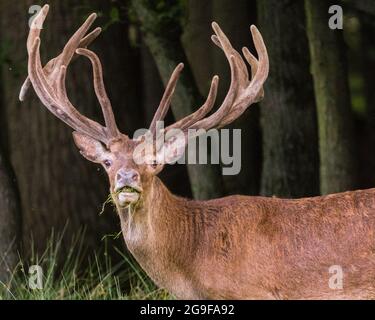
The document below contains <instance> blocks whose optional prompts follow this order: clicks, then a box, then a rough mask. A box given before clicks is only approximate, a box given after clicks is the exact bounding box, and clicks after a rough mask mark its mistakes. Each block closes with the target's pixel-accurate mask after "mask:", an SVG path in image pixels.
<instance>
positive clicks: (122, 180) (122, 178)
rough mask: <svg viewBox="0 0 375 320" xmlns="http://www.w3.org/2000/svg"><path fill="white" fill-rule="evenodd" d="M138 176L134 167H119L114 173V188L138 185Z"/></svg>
mask: <svg viewBox="0 0 375 320" xmlns="http://www.w3.org/2000/svg"><path fill="white" fill-rule="evenodd" d="M139 183H140V176H139V173H138V172H137V171H136V170H134V169H124V168H122V169H120V170H119V171H117V173H116V178H115V190H118V189H121V188H123V187H126V186H129V187H139Z"/></svg>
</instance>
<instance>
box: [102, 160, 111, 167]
mask: <svg viewBox="0 0 375 320" xmlns="http://www.w3.org/2000/svg"><path fill="white" fill-rule="evenodd" d="M103 164H104V166H105V167H106V168H109V167H110V166H111V165H112V161H111V160H104V161H103Z"/></svg>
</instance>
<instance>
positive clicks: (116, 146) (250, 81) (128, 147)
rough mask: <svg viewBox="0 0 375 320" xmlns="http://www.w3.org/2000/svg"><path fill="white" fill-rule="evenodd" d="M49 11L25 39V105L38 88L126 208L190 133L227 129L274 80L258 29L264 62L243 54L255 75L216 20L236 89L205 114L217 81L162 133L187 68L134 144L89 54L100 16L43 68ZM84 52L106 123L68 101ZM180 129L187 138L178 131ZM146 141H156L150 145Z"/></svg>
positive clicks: (174, 156)
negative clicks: (70, 74)
mask: <svg viewBox="0 0 375 320" xmlns="http://www.w3.org/2000/svg"><path fill="white" fill-rule="evenodd" d="M48 10H49V6H48V5H45V6H44V7H43V9H42V10H41V12H40V13H39V14H38V16H37V17H36V18H35V19H34V21H33V23H32V26H31V28H30V32H29V36H28V40H27V49H28V54H29V61H28V73H29V76H28V78H27V79H26V81H25V83H24V85H23V86H22V88H21V92H20V100H21V101H22V100H23V99H24V96H25V94H26V92H27V90H28V88H29V87H30V84H32V85H33V88H34V90H35V92H36V94H37V95H38V97H39V99H40V100H41V102H42V103H43V104H44V105H45V106H46V107H47V108H48V109H49V111H51V112H52V113H53V114H54V115H55V116H56V117H58V118H59V119H61V120H62V121H64V122H65V123H66V124H68V125H69V126H70V127H71V128H73V129H74V132H73V137H74V141H75V143H76V145H77V147H78V148H79V150H80V152H81V154H82V155H83V156H84V157H85V158H86V159H88V160H90V161H92V162H95V163H98V164H100V165H102V166H103V167H104V169H105V170H106V172H107V174H108V177H109V181H110V185H111V192H112V193H114V194H115V202H116V204H117V206H118V207H120V208H121V207H126V206H128V205H129V204H135V203H137V202H138V201H139V200H140V199H141V198H142V193H144V194H146V193H147V191H148V190H149V188H150V186H151V184H152V180H153V177H154V176H155V175H156V174H158V173H159V172H160V171H161V170H162V168H163V166H164V165H165V164H166V163H169V162H170V161H171V159H177V158H178V157H179V156H181V155H182V154H183V152H184V149H185V145H186V143H187V142H188V139H190V138H194V137H195V135H191V134H190V133H189V129H204V130H208V129H211V128H221V127H223V126H225V125H227V124H228V123H230V122H232V121H233V120H235V119H236V118H237V117H239V116H240V115H241V114H242V113H243V112H244V111H245V110H246V108H247V107H248V106H249V105H251V104H252V103H254V102H257V101H259V100H261V99H262V97H263V83H264V81H265V80H266V78H267V75H268V70H269V62H268V55H267V50H266V47H265V45H264V42H263V39H262V36H261V35H260V33H259V31H258V29H257V28H256V27H255V26H252V27H251V33H252V35H253V39H254V43H255V47H256V49H257V52H258V56H259V58H258V59H257V58H255V57H254V56H253V55H252V54H251V53H250V52H249V50H248V49H247V48H246V47H245V48H243V50H242V52H243V55H244V57H245V59H246V60H247V62H248V63H249V64H250V66H251V71H252V72H251V75H250V76H249V74H248V71H247V67H246V64H245V62H244V60H243V59H242V57H241V55H240V54H239V53H238V52H237V51H236V50H235V49H233V47H232V45H231V44H230V42H229V40H228V38H227V37H226V36H225V34H224V33H223V32H222V30H221V29H220V27H219V26H218V25H217V24H216V23H213V24H212V28H213V30H214V32H215V35H213V36H212V41H213V42H214V43H215V44H216V45H217V46H218V47H219V48H221V49H222V50H223V51H224V54H225V55H226V57H227V59H228V61H229V65H230V70H231V84H230V87H229V90H228V93H227V95H226V97H225V99H224V101H223V103H222V104H221V106H220V107H219V108H218V109H217V111H216V112H214V113H212V114H211V115H209V116H207V114H208V113H209V112H210V111H211V110H212V108H213V106H214V104H215V98H216V93H217V86H218V81H219V78H218V76H214V77H213V79H212V82H211V88H210V91H209V93H208V96H207V99H206V101H205V103H204V104H203V105H202V106H201V107H200V108H199V109H198V110H197V111H195V112H194V113H192V114H190V115H188V116H186V117H185V118H183V119H181V120H179V121H177V122H176V123H174V124H172V125H170V126H168V127H166V128H163V129H162V130H159V129H158V125H157V124H158V122H159V121H162V120H163V119H164V117H165V115H166V113H167V111H168V109H169V106H170V103H171V99H172V95H173V92H174V89H175V87H176V84H177V80H178V77H179V75H180V73H181V71H182V69H183V64H182V63H181V64H179V65H178V66H177V67H176V68H175V70H174V71H173V73H172V75H171V77H170V80H169V82H168V84H167V86H166V89H165V92H164V95H163V97H162V99H161V102H160V104H159V107H158V109H157V111H156V113H155V115H154V118H153V120H152V122H151V125H150V127H149V132H148V133H147V134H145V135H143V136H141V137H138V138H137V139H131V138H130V137H128V136H127V135H125V134H122V133H121V132H120V131H119V130H118V128H117V125H116V122H115V117H114V115H113V111H112V106H111V103H110V101H109V99H108V96H107V94H106V90H105V87H104V83H103V75H102V66H101V63H100V60H99V58H98V57H97V55H96V54H95V53H94V52H92V51H90V50H88V49H87V46H88V45H89V44H90V43H91V42H92V41H93V40H94V39H95V38H96V37H97V36H98V35H99V33H100V32H101V29H100V28H96V29H95V30H93V31H92V32H90V33H88V34H87V35H86V33H87V32H88V30H89V28H90V26H91V25H92V23H93V22H94V20H95V18H96V14H92V15H90V16H89V17H88V18H87V20H86V21H85V22H84V23H83V25H82V26H81V27H80V28H79V29H78V30H77V31H76V32H75V34H74V35H73V36H72V37H71V38H70V40H69V41H68V42H67V44H66V45H65V47H64V49H63V51H62V52H61V54H60V55H58V56H57V57H55V58H53V59H51V60H50V61H49V62H48V63H47V64H46V65H45V66H44V67H43V66H42V64H41V60H40V54H39V47H40V37H39V35H40V30H41V28H42V25H43V22H44V20H45V18H46V16H47V13H48ZM78 55H83V56H85V57H87V58H88V59H90V61H91V64H92V67H93V78H94V88H95V93H96V95H97V97H98V100H99V102H100V105H101V108H102V111H103V116H104V121H105V126H103V125H101V124H99V123H97V122H95V121H93V120H91V119H88V118H87V117H85V116H83V115H82V114H81V113H80V112H79V111H78V110H77V109H76V108H75V107H74V106H73V105H72V103H71V102H70V101H69V99H68V96H67V93H66V89H65V76H66V69H67V67H68V65H69V63H70V62H71V60H72V59H73V58H76V57H77V56H78ZM176 129H178V132H179V133H182V135H181V134H180V135H178V136H176V135H175V134H173V132H176ZM200 132H203V131H202V130H199V131H198V133H200ZM160 135H163V137H164V139H163V141H164V142H163V144H161V145H158V146H157V147H156V145H157V143H156V139H157V138H156V137H159V136H160ZM147 137H151V140H150V139H147ZM140 146H142V148H140ZM145 146H146V148H145ZM147 146H149V147H150V148H147ZM145 150H151V152H147V151H145Z"/></svg>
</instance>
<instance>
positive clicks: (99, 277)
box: [0, 235, 171, 300]
mask: <svg viewBox="0 0 375 320" xmlns="http://www.w3.org/2000/svg"><path fill="white" fill-rule="evenodd" d="M62 238H63V237H62V236H59V237H55V236H54V235H52V237H51V239H50V241H49V245H48V247H47V249H46V251H45V252H44V253H43V254H42V255H41V256H37V255H35V254H33V255H32V256H31V258H30V259H28V260H27V261H25V260H24V259H22V258H20V261H19V264H18V266H17V267H16V269H15V270H14V272H13V275H12V278H11V280H10V281H9V283H1V282H0V300H2V299H14V300H18V299H22V300H30V299H31V300H93V299H100V300H107V299H108V300H109V299H115V300H118V299H125V300H129V299H171V297H170V296H169V295H168V293H166V292H165V291H163V290H160V289H157V288H156V287H155V285H154V284H153V283H152V282H151V280H150V279H149V278H148V277H147V276H146V275H145V273H144V272H143V271H142V270H141V269H140V267H139V266H138V265H137V263H136V262H135V261H134V260H133V259H132V258H129V257H127V256H126V254H124V253H123V252H122V251H121V250H119V249H117V248H115V251H116V252H117V253H118V254H119V255H120V262H118V263H116V264H114V263H113V262H112V261H113V260H112V258H111V257H110V255H109V254H108V242H106V241H104V247H103V249H102V250H100V251H99V252H97V253H95V254H93V255H92V256H91V257H89V258H87V259H86V258H85V257H86V254H85V250H84V247H83V243H84V241H83V236H81V237H80V238H75V239H74V240H73V241H72V245H71V247H70V249H69V251H68V252H67V253H65V254H64V256H63V262H61V258H62V249H61V243H62ZM33 252H34V251H33ZM31 265H39V266H41V267H42V269H43V289H31V288H29V285H28V283H29V274H28V270H29V266H31Z"/></svg>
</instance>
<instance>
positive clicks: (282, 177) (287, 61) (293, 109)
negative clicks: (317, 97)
mask: <svg viewBox="0 0 375 320" xmlns="http://www.w3.org/2000/svg"><path fill="white" fill-rule="evenodd" d="M257 4H258V12H259V25H260V31H261V33H262V35H263V38H264V40H265V43H266V46H267V48H268V52H269V57H270V75H269V78H268V80H267V81H266V84H265V98H264V100H263V102H262V103H261V106H260V110H261V125H262V130H263V132H262V133H263V170H262V183H261V193H262V194H263V195H268V196H270V195H277V196H281V197H302V196H307V195H316V194H318V193H319V182H318V181H319V166H318V161H319V159H318V142H317V126H316V111H315V101H314V91H313V84H312V78H311V75H310V72H309V63H310V62H309V49H308V43H307V39H306V34H305V27H304V26H305V16H304V5H303V1H299V0H269V1H258V2H257Z"/></svg>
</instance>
